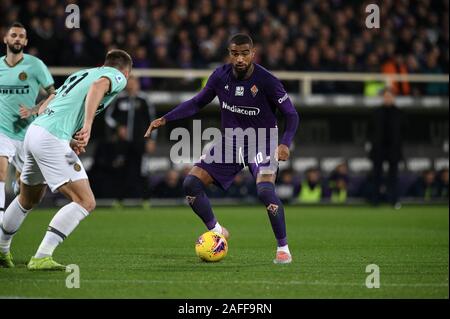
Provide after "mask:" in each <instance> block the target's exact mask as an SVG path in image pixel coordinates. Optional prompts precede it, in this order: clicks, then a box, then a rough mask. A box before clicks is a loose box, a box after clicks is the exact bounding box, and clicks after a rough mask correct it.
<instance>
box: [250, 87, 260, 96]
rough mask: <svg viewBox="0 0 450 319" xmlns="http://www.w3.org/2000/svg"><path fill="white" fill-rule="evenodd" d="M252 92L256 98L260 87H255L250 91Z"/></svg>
mask: <svg viewBox="0 0 450 319" xmlns="http://www.w3.org/2000/svg"><path fill="white" fill-rule="evenodd" d="M250 92H252V95H253V97H255V96H256V94H257V93H258V87H257V86H256V85H253V86H252V88H251V89H250Z"/></svg>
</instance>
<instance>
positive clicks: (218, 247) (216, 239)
mask: <svg viewBox="0 0 450 319" xmlns="http://www.w3.org/2000/svg"><path fill="white" fill-rule="evenodd" d="M195 252H196V253H197V256H198V257H200V259H201V260H203V261H209V262H214V261H220V260H222V259H223V258H225V256H226V255H227V252H228V242H227V240H226V239H225V237H224V236H223V235H221V234H219V233H215V232H212V231H208V232H206V233H204V234H203V235H201V236H200V237H199V238H198V239H197V242H196V243H195Z"/></svg>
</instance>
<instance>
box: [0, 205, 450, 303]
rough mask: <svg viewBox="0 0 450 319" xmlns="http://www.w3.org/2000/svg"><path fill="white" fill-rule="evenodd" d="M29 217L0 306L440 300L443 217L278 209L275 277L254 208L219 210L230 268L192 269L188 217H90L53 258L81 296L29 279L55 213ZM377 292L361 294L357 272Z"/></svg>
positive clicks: (407, 210) (444, 288)
mask: <svg viewBox="0 0 450 319" xmlns="http://www.w3.org/2000/svg"><path fill="white" fill-rule="evenodd" d="M56 210H57V209H56V208H55V209H51V210H36V211H33V212H32V213H31V214H30V216H28V218H27V220H26V221H25V223H24V225H23V227H22V228H21V229H20V231H19V232H18V233H17V234H16V236H15V238H14V241H13V244H12V252H13V254H14V257H15V261H16V264H17V266H16V268H14V269H3V268H0V298H15V297H32V298H183V299H184V298H258V299H259V298H448V297H449V295H448V291H449V290H448V261H449V259H448V258H449V249H448V248H449V229H448V225H449V223H448V218H449V211H448V207H447V206H440V207H439V206H438V207H425V206H414V207H408V206H406V207H403V208H402V209H401V210H399V211H397V210H393V209H391V208H388V207H385V208H383V207H382V208H371V207H298V206H296V207H286V221H287V229H288V239H289V246H290V249H291V252H292V253H293V258H294V262H293V263H292V264H290V265H274V264H273V263H272V260H273V258H274V254H275V241H274V237H273V233H272V230H271V228H270V224H269V219H268V218H267V216H266V212H265V210H264V209H263V208H262V207H256V206H253V207H252V206H250V207H248V206H247V207H240V206H237V207H217V208H215V213H216V215H217V217H218V218H219V220H220V222H221V223H222V224H223V225H225V226H226V227H227V228H228V229H229V230H230V233H231V238H230V241H229V251H228V256H227V257H226V258H225V259H224V260H222V261H221V262H219V263H204V262H201V261H200V260H199V259H198V258H197V256H196V255H195V251H194V243H195V241H196V239H197V237H198V236H199V235H200V234H201V233H203V232H204V231H205V229H204V228H203V224H202V223H201V221H200V219H198V217H197V216H195V215H194V213H193V212H191V210H190V209H189V208H188V207H172V208H170V207H165V208H156V207H155V208H150V209H138V208H136V209H130V208H123V209H100V208H99V209H97V210H96V211H95V212H94V213H92V215H91V216H89V217H88V218H86V219H85V220H84V221H83V222H82V223H81V224H80V225H79V227H78V228H77V229H76V230H75V231H74V233H73V234H72V235H71V236H70V237H69V238H68V239H67V240H66V241H65V242H64V243H63V244H62V245H61V246H60V247H58V248H57V250H56V252H55V255H54V257H55V260H57V261H58V262H61V263H65V264H77V265H78V266H79V268H80V288H72V289H69V288H66V277H67V276H68V275H69V274H68V273H64V272H30V271H28V270H27V269H26V267H25V263H26V262H27V261H28V259H29V258H30V256H31V255H32V254H34V252H35V251H36V249H37V247H38V245H39V243H40V241H41V239H42V237H43V235H44V233H45V229H46V227H47V225H48V223H49V221H50V219H51V217H52V216H53V214H54V213H55V212H56ZM369 264H376V265H378V266H379V270H380V288H378V289H376V288H373V289H368V288H367V287H366V285H365V282H366V277H367V276H368V275H369V273H366V266H367V265H369Z"/></svg>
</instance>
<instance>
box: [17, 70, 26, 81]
mask: <svg viewBox="0 0 450 319" xmlns="http://www.w3.org/2000/svg"><path fill="white" fill-rule="evenodd" d="M27 78H28V75H27V74H26V73H25V72H20V74H19V80H20V81H25V80H26V79H27Z"/></svg>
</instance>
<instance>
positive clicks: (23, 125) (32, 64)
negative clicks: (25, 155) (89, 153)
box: [0, 22, 55, 225]
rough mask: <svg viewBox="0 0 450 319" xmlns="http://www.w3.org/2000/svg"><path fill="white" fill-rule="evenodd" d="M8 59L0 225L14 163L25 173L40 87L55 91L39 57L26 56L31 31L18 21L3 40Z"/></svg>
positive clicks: (1, 84) (0, 122) (2, 79)
mask: <svg viewBox="0 0 450 319" xmlns="http://www.w3.org/2000/svg"><path fill="white" fill-rule="evenodd" d="M3 42H4V43H5V45H6V56H3V57H0V225H1V221H2V218H3V211H4V208H5V181H6V177H7V173H8V165H9V163H11V164H12V165H13V166H14V167H15V169H16V173H17V175H18V174H19V173H20V172H21V171H22V165H23V159H22V155H21V153H22V145H23V139H24V137H25V132H26V130H27V128H28V125H29V124H30V123H31V122H32V121H33V119H34V118H35V116H36V114H37V112H38V110H39V105H38V106H34V105H35V102H36V98H37V97H38V94H39V90H40V88H44V89H45V90H46V91H47V94H49V95H50V94H51V93H53V92H54V91H55V89H54V87H53V78H52V76H51V74H50V72H49V71H48V69H47V67H46V66H45V64H44V63H43V62H42V61H41V60H39V59H38V58H36V57H34V56H31V55H29V54H24V53H23V49H24V48H25V47H26V45H27V43H28V39H27V31H26V30H25V28H24V26H23V25H22V24H20V23H18V22H16V23H14V24H12V25H11V26H10V27H9V28H8V30H7V32H6V35H5V37H4V38H3Z"/></svg>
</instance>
